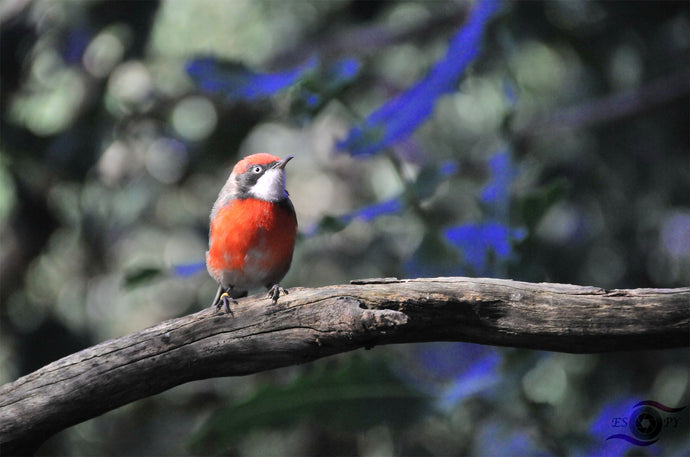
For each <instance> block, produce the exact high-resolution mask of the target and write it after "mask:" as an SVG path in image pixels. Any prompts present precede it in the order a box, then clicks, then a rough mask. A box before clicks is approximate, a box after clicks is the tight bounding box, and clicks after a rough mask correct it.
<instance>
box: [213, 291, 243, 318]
mask: <svg viewBox="0 0 690 457" xmlns="http://www.w3.org/2000/svg"><path fill="white" fill-rule="evenodd" d="M231 290H232V286H230V287H228V288H225V287H223V286H222V285H219V286H218V292H216V298H214V299H213V304H212V305H211V306H215V307H216V310H217V311H220V309H221V308H222V307H225V312H227V313H228V314H232V311H230V303H233V304H237V301H235V300H234V299H233V298H232V297H231V296H230V291H231Z"/></svg>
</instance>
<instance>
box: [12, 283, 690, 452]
mask: <svg viewBox="0 0 690 457" xmlns="http://www.w3.org/2000/svg"><path fill="white" fill-rule="evenodd" d="M688 303H690V288H680V289H631V290H612V291H607V290H603V289H599V288H595V287H580V286H572V285H564V284H548V283H542V284H532V283H525V282H516V281H509V280H500V279H471V278H436V279H413V280H397V279H378V280H363V281H353V283H352V284H350V285H338V286H328V287H321V288H317V289H304V288H294V289H292V290H291V293H290V295H287V296H285V297H283V298H281V300H280V301H279V303H278V305H275V306H274V305H271V304H270V300H268V299H266V298H264V297H263V295H261V296H255V297H249V298H246V299H241V300H239V302H238V303H237V305H235V306H234V307H233V315H226V314H225V313H224V312H216V311H215V309H210V308H209V309H205V310H203V311H200V312H198V313H195V314H191V315H188V316H184V317H181V318H178V319H173V320H169V321H167V322H163V323H160V324H158V325H155V326H153V327H150V328H148V329H145V330H142V331H140V332H136V333H133V334H130V335H127V336H123V337H121V338H117V339H113V340H110V341H106V342H104V343H101V344H99V345H97V346H93V347H91V348H88V349H85V350H83V351H81V352H78V353H76V354H72V355H70V356H67V357H65V358H63V359H60V360H58V361H56V362H53V363H51V364H49V365H47V366H45V367H43V368H41V369H39V370H37V371H35V372H34V373H31V374H29V375H27V376H24V377H22V378H20V379H18V380H16V381H14V382H12V383H9V384H6V385H4V386H2V387H0V454H2V455H7V454H16V453H31V452H33V451H35V450H36V449H37V448H38V446H40V444H41V443H42V442H43V441H44V440H45V439H46V438H48V437H49V436H50V435H52V434H54V433H56V432H58V431H60V430H62V429H64V428H66V427H69V426H71V425H74V424H77V423H79V422H81V421H84V420H87V419H89V418H92V417H95V416H97V415H99V414H102V413H104V412H106V411H109V410H112V409H114V408H117V407H119V406H122V405H124V404H126V403H130V402H133V401H135V400H138V399H140V398H144V397H147V396H150V395H154V394H157V393H159V392H162V391H164V390H167V389H169V388H171V387H174V386H177V385H179V384H183V383H185V382H189V381H193V380H198V379H205V378H210V377H217V376H241V375H246V374H249V373H255V372H259V371H264V370H270V369H273V368H278V367H283V366H287V365H294V364H299V363H304V362H308V361H311V360H315V359H318V358H321V357H325V356H328V355H332V354H336V353H340V352H346V351H352V350H354V349H358V348H361V347H365V348H371V347H373V346H376V345H382V344H391V343H407V342H421V341H468V342H474V343H482V344H491V345H501V346H514V347H522V348H532V349H543V350H550V351H563V352H573V353H594V352H607V351H620V350H642V349H665V348H674V347H688V345H689V344H690V343H689V341H690V330H689V325H688V323H689V317H690V313H689V312H688Z"/></svg>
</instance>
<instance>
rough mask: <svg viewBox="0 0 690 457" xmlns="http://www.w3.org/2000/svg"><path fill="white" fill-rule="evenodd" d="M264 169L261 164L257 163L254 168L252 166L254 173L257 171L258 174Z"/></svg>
mask: <svg viewBox="0 0 690 457" xmlns="http://www.w3.org/2000/svg"><path fill="white" fill-rule="evenodd" d="M263 170H264V169H263V168H261V167H260V166H258V165H257V166H255V167H254V168H252V171H253V172H254V173H256V174H259V173H261V172H262V171H263Z"/></svg>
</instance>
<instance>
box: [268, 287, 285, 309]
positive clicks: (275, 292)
mask: <svg viewBox="0 0 690 457" xmlns="http://www.w3.org/2000/svg"><path fill="white" fill-rule="evenodd" d="M281 293H282V294H283V295H287V294H288V293H289V292H288V290H287V289H283V288H282V287H280V286H279V285H278V284H273V286H272V287H271V288H270V289H268V298H270V299H271V300H273V304H274V305H275V304H276V303H278V298H279V297H280V294H281Z"/></svg>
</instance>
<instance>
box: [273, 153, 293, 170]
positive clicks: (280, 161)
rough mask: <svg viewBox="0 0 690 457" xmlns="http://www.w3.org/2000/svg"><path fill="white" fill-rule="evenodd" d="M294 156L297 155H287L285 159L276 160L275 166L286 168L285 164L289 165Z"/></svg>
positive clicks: (281, 168)
mask: <svg viewBox="0 0 690 457" xmlns="http://www.w3.org/2000/svg"><path fill="white" fill-rule="evenodd" d="M293 157H295V156H288V157H285V158H284V159H283V160H279V161H278V162H276V164H275V165H273V168H277V169H279V170H283V169H284V168H285V165H287V163H288V162H289V161H290V159H292V158H293Z"/></svg>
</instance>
